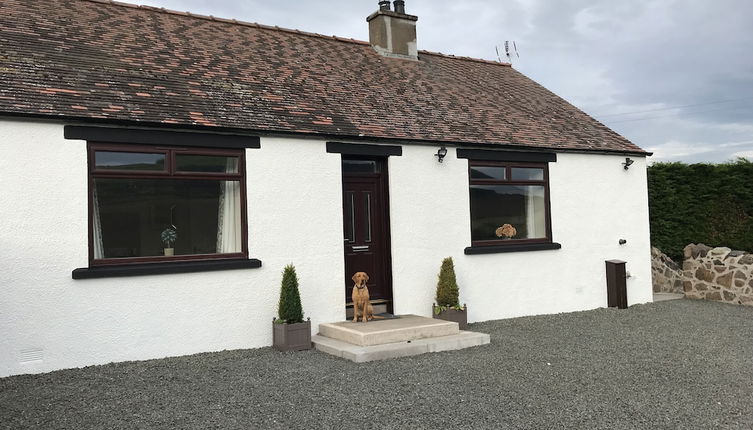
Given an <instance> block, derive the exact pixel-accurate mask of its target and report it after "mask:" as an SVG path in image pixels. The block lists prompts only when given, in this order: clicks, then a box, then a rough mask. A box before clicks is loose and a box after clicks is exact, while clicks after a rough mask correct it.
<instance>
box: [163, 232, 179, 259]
mask: <svg viewBox="0 0 753 430" xmlns="http://www.w3.org/2000/svg"><path fill="white" fill-rule="evenodd" d="M177 238H178V232H177V231H176V229H175V227H168V228H166V229H164V230H162V233H160V239H162V242H163V243H164V244H165V256H166V257H171V256H173V255H175V248H173V243H175V240H176V239H177Z"/></svg>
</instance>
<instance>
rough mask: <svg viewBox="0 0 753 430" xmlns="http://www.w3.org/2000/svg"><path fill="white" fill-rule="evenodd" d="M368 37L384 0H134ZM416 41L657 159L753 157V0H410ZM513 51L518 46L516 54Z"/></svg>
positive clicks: (365, 38) (300, 27)
mask: <svg viewBox="0 0 753 430" xmlns="http://www.w3.org/2000/svg"><path fill="white" fill-rule="evenodd" d="M126 1H129V2H133V3H139V4H149V5H154V6H160V7H165V8H168V9H175V10H180V11H190V12H195V13H201V14H206V15H215V16H219V17H223V18H235V19H239V20H244V21H252V22H258V23H261V24H268V25H278V26H280V27H286V28H295V29H300V30H305V31H311V32H316V33H322V34H327V35H337V36H342V37H351V38H354V39H359V40H368V26H367V23H366V21H365V18H366V16H368V15H369V14H370V13H371V12H374V11H375V10H376V9H377V3H378V2H377V0H317V1H311V0H308V1H304V0H276V1H273V2H271V1H269V0H126ZM406 11H407V12H408V13H410V14H413V15H417V16H418V47H419V49H423V50H428V51H438V52H442V53H447V54H454V55H462V56H469V57H476V58H484V59H488V60H496V59H497V54H496V52H495V46H499V50H500V54H501V55H502V59H503V60H505V61H506V57H505V55H504V41H505V40H510V41H513V40H514V41H515V42H516V45H517V48H518V54H519V55H520V58H518V57H517V56H513V58H512V63H513V67H515V68H516V69H517V70H519V71H521V72H523V73H524V74H526V75H527V76H529V77H530V78H532V79H534V80H536V81H537V82H539V83H540V84H541V85H543V86H545V87H547V88H549V89H550V90H552V91H553V92H555V93H557V94H558V95H560V96H561V97H563V98H565V99H566V100H568V101H569V102H571V103H573V104H574V105H576V106H578V107H579V108H581V109H583V110H584V111H585V112H586V113H588V114H590V115H591V116H593V117H595V118H596V119H598V120H600V121H602V122H603V123H604V124H606V125H607V126H609V127H610V128H612V129H614V130H615V131H617V132H618V133H620V134H622V135H623V136H625V137H627V138H628V139H630V140H631V141H632V142H634V143H635V144H637V145H639V146H641V147H642V148H644V149H646V150H649V151H653V152H654V156H653V157H652V160H654V161H685V162H690V163H692V162H720V161H726V160H730V159H733V158H735V157H747V158H748V159H750V160H753V1H752V0H620V1H615V0H406ZM513 55H514V54H513Z"/></svg>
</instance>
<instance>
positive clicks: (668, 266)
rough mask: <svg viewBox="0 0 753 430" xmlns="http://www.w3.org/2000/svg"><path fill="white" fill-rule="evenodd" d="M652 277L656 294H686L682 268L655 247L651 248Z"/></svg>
mask: <svg viewBox="0 0 753 430" xmlns="http://www.w3.org/2000/svg"><path fill="white" fill-rule="evenodd" d="M651 277H652V278H653V286H654V292H655V293H678V294H682V293H684V292H685V290H683V288H682V281H683V279H682V267H680V265H679V264H677V263H675V262H674V261H673V260H672V259H671V258H669V257H667V255H666V254H664V253H663V252H661V251H660V250H659V249H658V248H654V247H651Z"/></svg>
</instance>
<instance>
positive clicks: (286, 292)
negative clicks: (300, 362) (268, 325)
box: [272, 264, 311, 351]
mask: <svg viewBox="0 0 753 430" xmlns="http://www.w3.org/2000/svg"><path fill="white" fill-rule="evenodd" d="M272 346H273V347H274V348H275V349H277V350H280V351H300V350H304V349H311V320H310V319H309V320H306V321H304V320H303V307H301V296H300V293H299V292H298V275H296V273H295V267H293V265H292V264H288V265H287V266H285V270H283V272H282V285H281V287H280V302H279V303H278V305H277V318H273V319H272Z"/></svg>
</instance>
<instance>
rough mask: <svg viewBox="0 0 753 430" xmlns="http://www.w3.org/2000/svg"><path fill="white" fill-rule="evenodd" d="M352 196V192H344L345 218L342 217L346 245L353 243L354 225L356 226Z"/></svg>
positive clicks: (354, 238)
mask: <svg viewBox="0 0 753 430" xmlns="http://www.w3.org/2000/svg"><path fill="white" fill-rule="evenodd" d="M353 200H354V194H353V192H352V191H346V192H345V201H344V202H343V204H344V205H345V208H344V209H345V214H344V215H345V216H344V218H345V219H344V220H343V221H344V224H345V240H346V241H347V242H348V243H352V242H355V240H356V237H355V236H356V235H355V229H354V227H355V224H356V214H355V205H354V204H353V203H354V201H353Z"/></svg>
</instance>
